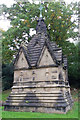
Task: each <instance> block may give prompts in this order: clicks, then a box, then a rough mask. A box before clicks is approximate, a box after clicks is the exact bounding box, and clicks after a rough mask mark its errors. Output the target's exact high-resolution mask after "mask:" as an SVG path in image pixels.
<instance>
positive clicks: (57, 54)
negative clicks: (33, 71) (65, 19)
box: [14, 18, 67, 68]
mask: <svg viewBox="0 0 80 120" xmlns="http://www.w3.org/2000/svg"><path fill="white" fill-rule="evenodd" d="M44 46H46V47H47V49H48V51H49V53H50V54H51V57H52V59H53V60H54V61H55V63H56V64H57V65H59V64H61V63H64V68H66V67H67V59H66V57H63V55H62V49H61V48H58V46H57V45H56V43H55V42H51V41H50V40H49V37H48V34H47V27H46V25H45V23H44V20H43V18H39V20H38V24H37V27H36V34H35V35H34V37H33V38H32V39H31V40H30V42H29V43H28V45H27V47H26V48H25V47H24V45H22V46H21V47H20V49H19V52H20V50H21V49H22V50H23V52H24V55H25V58H26V60H27V61H28V64H29V67H38V61H39V58H40V56H41V53H42V50H43V48H44ZM19 52H18V54H17V56H16V59H15V61H14V64H15V62H16V61H17V60H18V57H19Z"/></svg>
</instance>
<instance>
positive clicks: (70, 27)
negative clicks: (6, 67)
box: [2, 1, 78, 83]
mask: <svg viewBox="0 0 80 120" xmlns="http://www.w3.org/2000/svg"><path fill="white" fill-rule="evenodd" d="M42 6H43V11H42V14H43V18H44V20H45V23H46V25H47V29H48V34H49V37H50V40H51V41H56V43H57V44H58V45H59V46H60V47H62V49H63V53H64V54H66V55H67V56H68V64H69V78H71V79H73V77H72V76H75V78H76V76H77V73H76V74H74V73H75V71H74V70H73V68H74V69H75V70H77V67H76V66H77V59H76V57H77V47H76V46H75V45H74V44H73V43H70V41H69V40H68V39H69V38H73V39H74V40H76V38H77V36H78V35H77V34H78V32H75V31H74V29H75V28H78V25H77V24H76V20H73V21H72V16H73V15H77V14H78V5H77V3H71V4H69V5H68V6H67V5H66V4H65V3H61V2H59V1H58V2H55V1H54V2H53V3H48V2H44V3H43V4H42ZM39 7H40V4H38V5H37V4H35V3H33V4H31V3H29V2H26V3H25V2H18V3H17V4H14V5H13V6H12V7H11V8H7V7H6V9H5V10H3V11H5V14H6V13H7V14H8V17H7V19H9V20H10V21H11V28H10V29H8V30H7V31H6V32H3V39H2V41H3V42H2V56H3V64H6V63H11V62H12V60H13V56H14V55H15V54H16V52H17V50H18V49H19V46H20V43H21V42H22V41H26V42H27V41H29V40H30V39H31V37H32V36H30V29H31V28H33V29H34V30H35V29H36V25H37V19H38V17H39V14H40V11H39ZM74 51H75V52H74ZM75 53H76V54H75ZM76 79H77V78H76ZM70 82H71V83H72V81H70ZM74 83H75V82H74Z"/></svg>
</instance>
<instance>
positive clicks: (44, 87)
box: [4, 17, 73, 113]
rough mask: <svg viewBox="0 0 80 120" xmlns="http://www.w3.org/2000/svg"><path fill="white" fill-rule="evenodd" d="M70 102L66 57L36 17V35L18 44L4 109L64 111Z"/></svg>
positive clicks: (40, 19)
mask: <svg viewBox="0 0 80 120" xmlns="http://www.w3.org/2000/svg"><path fill="white" fill-rule="evenodd" d="M72 104H73V101H72V97H71V94H70V86H69V82H68V70H67V58H66V56H64V55H63V53H62V49H61V48H58V46H57V45H56V43H55V42H51V41H50V40H49V36H48V34H47V27H46V25H45V23H44V20H43V18H42V17H40V18H39V20H38V24H37V27H36V34H35V35H34V36H33V38H32V39H31V40H30V42H29V43H28V44H26V43H25V44H24V43H23V44H21V46H20V49H19V51H18V54H17V56H16V59H15V61H14V82H13V87H12V91H11V94H10V95H9V97H8V99H7V101H6V103H5V105H4V106H5V107H4V109H5V110H9V111H26V112H31V111H32V112H45V113H66V112H67V111H68V110H70V109H71V107H72Z"/></svg>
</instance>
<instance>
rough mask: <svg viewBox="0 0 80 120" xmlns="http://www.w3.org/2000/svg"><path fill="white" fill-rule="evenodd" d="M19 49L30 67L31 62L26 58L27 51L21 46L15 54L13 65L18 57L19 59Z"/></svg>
mask: <svg viewBox="0 0 80 120" xmlns="http://www.w3.org/2000/svg"><path fill="white" fill-rule="evenodd" d="M21 50H22V51H23V53H24V56H25V58H26V60H27V62H28V65H29V67H30V66H31V64H30V62H29V58H28V54H27V51H26V50H25V48H24V47H22V46H21V47H20V48H19V51H18V54H17V55H16V58H15V60H14V62H13V64H14V65H15V63H16V62H17V61H18V59H19V53H20V51H21Z"/></svg>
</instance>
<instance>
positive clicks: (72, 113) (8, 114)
mask: <svg viewBox="0 0 80 120" xmlns="http://www.w3.org/2000/svg"><path fill="white" fill-rule="evenodd" d="M9 94H10V90H7V91H4V92H3V94H2V101H5V100H6V98H7V97H8V96H9ZM71 94H72V97H73V99H74V105H73V108H72V110H70V111H68V112H67V114H52V113H37V112H36V113H34V112H10V111H4V108H3V107H2V118H78V92H77V90H74V89H72V91H71Z"/></svg>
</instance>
